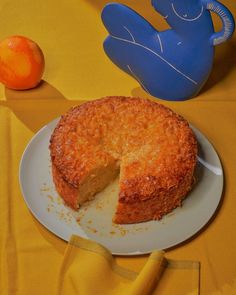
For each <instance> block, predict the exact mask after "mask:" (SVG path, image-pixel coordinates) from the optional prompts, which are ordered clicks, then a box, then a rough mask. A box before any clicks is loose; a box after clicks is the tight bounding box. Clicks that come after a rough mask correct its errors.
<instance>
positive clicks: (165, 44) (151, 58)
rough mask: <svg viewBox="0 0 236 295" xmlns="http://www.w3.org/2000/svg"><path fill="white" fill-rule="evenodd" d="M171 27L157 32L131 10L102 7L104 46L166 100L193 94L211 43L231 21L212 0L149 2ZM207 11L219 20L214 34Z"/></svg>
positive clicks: (206, 69)
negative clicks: (217, 16)
mask: <svg viewBox="0 0 236 295" xmlns="http://www.w3.org/2000/svg"><path fill="white" fill-rule="evenodd" d="M152 5H153V7H154V9H155V10H156V11H157V12H159V13H160V14H161V15H162V16H163V17H164V19H165V20H166V21H167V23H168V24H169V26H170V27H171V29H169V30H166V31H162V32H159V31H157V30H156V29H155V28H154V27H153V26H152V25H151V24H150V23H149V22H148V21H147V20H145V19H144V18H143V17H142V16H141V15H139V14H138V13H136V12H135V11H134V10H132V9H131V8H129V7H127V6H125V5H122V4H118V3H110V4H108V5H106V6H105V7H104V9H103V11H102V20H103V23H104V25H105V27H106V28H107V30H108V32H109V36H108V37H107V38H106V40H105V41H104V50H105V52H106V54H107V55H108V56H109V58H110V59H111V60H112V61H113V62H114V63H115V64H116V65H117V66H118V67H120V68H121V69H122V70H124V71H125V72H127V73H128V74H129V75H131V76H133V77H134V78H135V79H136V80H137V81H138V82H139V83H140V85H141V86H142V87H143V89H144V90H145V91H146V92H148V93H149V94H151V95H153V96H155V97H159V98H162V99H167V100H185V99H188V98H191V97H192V96H194V95H196V94H197V93H198V92H199V91H200V89H201V88H202V86H203V85H204V83H205V82H206V80H207V78H208V76H209V73H210V71H211V68H212V63H213V55H214V45H218V44H220V43H222V42H224V41H226V40H227V39H228V38H230V37H231V35H232V33H233V31H234V20H233V17H232V15H231V13H230V12H229V10H228V9H227V8H226V7H225V6H223V5H222V4H221V3H219V2H217V1H215V0H188V1H185V0H172V1H170V0H152ZM210 11H213V12H215V13H217V14H218V15H219V16H220V17H221V19H222V23H223V29H222V31H221V32H217V33H215V32H214V28H213V23H212V19H211V15H210Z"/></svg>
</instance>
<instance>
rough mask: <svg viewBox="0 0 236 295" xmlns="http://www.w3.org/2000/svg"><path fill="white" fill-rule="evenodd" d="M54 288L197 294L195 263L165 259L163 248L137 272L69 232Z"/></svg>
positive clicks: (86, 293)
mask: <svg viewBox="0 0 236 295" xmlns="http://www.w3.org/2000/svg"><path fill="white" fill-rule="evenodd" d="M163 277H164V280H163ZM159 284H160V287H159ZM57 290H58V292H57V295H67V294H68V295H73V294H79V295H90V294H91V295H92V294H96V295H100V294H101V295H102V294H103V295H106V294H107V295H108V294H111V295H116V294H117V295H118V294H119V295H149V294H165V295H172V294H182V295H184V294H192V295H197V294H198V293H199V263H198V262H192V261H172V260H167V259H166V258H165V252H164V251H153V252H152V253H151V254H150V256H149V257H148V258H147V260H146V263H145V264H144V266H143V268H142V269H141V271H140V272H139V273H137V272H134V271H131V270H129V269H126V268H124V267H122V266H120V265H118V264H117V263H116V259H115V258H114V257H113V256H112V255H111V253H110V252H109V251H108V250H107V249H106V248H105V247H103V246H101V245H100V244H98V243H96V242H93V241H90V240H87V239H83V238H81V237H79V236H75V235H73V236H72V237H71V239H70V241H69V243H68V246H67V249H66V252H65V255H64V259H63V263H62V265H61V270H60V275H59V278H58V289H57ZM176 290H178V293H176Z"/></svg>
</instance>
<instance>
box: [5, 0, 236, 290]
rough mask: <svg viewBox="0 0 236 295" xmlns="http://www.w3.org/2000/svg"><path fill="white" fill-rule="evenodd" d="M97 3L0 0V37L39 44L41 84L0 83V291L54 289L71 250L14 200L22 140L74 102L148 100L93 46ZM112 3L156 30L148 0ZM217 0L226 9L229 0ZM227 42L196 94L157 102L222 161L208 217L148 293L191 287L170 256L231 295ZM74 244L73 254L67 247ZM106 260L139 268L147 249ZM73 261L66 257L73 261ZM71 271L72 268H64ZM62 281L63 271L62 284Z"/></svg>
mask: <svg viewBox="0 0 236 295" xmlns="http://www.w3.org/2000/svg"><path fill="white" fill-rule="evenodd" d="M107 2H108V1H106V0H67V1H65V0H63V1H55V0H48V1H38V0H36V1H29V0H19V1H16V0H11V1H10V0H8V1H7V0H2V1H1V3H0V15H1V17H0V36H1V38H2V39H3V38H5V37H7V36H9V35H15V34H19V35H26V36H28V37H30V38H32V39H33V40H35V41H36V42H37V43H38V44H39V45H40V46H41V48H42V50H43V52H44V54H45V58H46V71H45V74H44V77H43V78H44V82H43V83H41V85H40V87H38V88H37V89H33V90H30V91H20V92H16V91H11V90H9V89H5V88H4V87H3V86H2V85H0V138H1V144H0V224H1V227H0V294H1V295H2V294H3V295H9V294H10V295H12V294H17V295H22V294H24V295H28V294H30V295H31V294H35V295H36V294H57V293H58V279H59V278H60V275H61V269H62V266H63V261H64V262H65V261H66V256H65V253H68V249H69V247H72V245H67V243H66V242H64V241H62V240H61V239H59V238H58V237H56V236H54V235H53V234H52V233H50V232H49V231H48V230H47V229H45V228H44V227H43V226H42V225H41V224H40V223H39V222H38V221H37V220H36V219H35V218H34V217H33V216H32V215H31V214H30V212H29V210H28V208H27V206H26V204H25V202H24V200H23V198H22V195H21V192H20V188H19V182H18V168H19V162H20V158H21V155H22V153H23V151H24V148H25V147H26V145H27V143H28V141H29V140H30V138H31V137H32V136H33V135H34V133H35V132H36V131H38V130H39V129H40V128H41V127H42V126H43V125H45V124H46V123H48V122H49V121H50V120H52V119H53V118H55V117H57V116H59V115H60V114H62V113H63V112H65V111H66V110H67V109H68V108H69V107H70V106H72V105H76V104H79V103H81V101H82V100H88V99H93V98H97V97H101V96H106V95H132V96H141V97H149V96H148V95H147V94H146V93H145V92H144V91H143V90H142V89H141V88H140V86H139V84H138V83H137V82H136V81H135V80H134V79H132V78H131V77H129V76H128V75H126V74H125V73H123V72H121V71H120V70H119V69H118V68H116V67H115V66H114V65H113V64H112V63H111V62H110V61H109V60H108V58H107V57H106V56H105V54H104V53H103V50H102V42H103V40H104V38H105V36H106V35H107V33H106V31H105V29H104V28H103V26H102V24H101V20H100V12H101V9H102V7H103V6H104V5H105V3H107ZM122 2H123V3H125V4H128V5H130V6H131V7H132V8H134V9H136V10H137V11H139V12H140V13H141V14H142V15H144V16H145V17H147V18H148V19H149V20H150V21H151V22H152V24H153V25H154V26H156V27H157V28H159V29H163V28H165V27H166V25H165V23H164V20H163V19H162V18H161V17H160V16H158V14H157V13H155V12H154V10H153V9H152V8H151V5H150V1H136V0H124V1H122ZM221 2H222V3H223V4H225V5H227V6H228V7H229V8H230V9H231V11H232V12H233V14H234V16H236V4H235V2H234V1H230V0H224V1H223V0H222V1H221ZM214 21H215V24H216V28H217V29H219V27H220V22H219V20H218V18H216V17H214ZM235 48H236V36H235V34H234V37H233V38H232V40H231V41H229V42H227V43H225V44H223V45H220V46H218V47H217V48H216V55H215V64H214V67H213V71H212V74H211V76H210V77H209V80H208V82H207V84H206V85H205V87H204V89H203V90H202V92H201V93H200V94H199V95H198V96H197V97H196V98H194V99H192V100H190V101H185V102H181V103H171V102H164V101H163V102H162V103H163V104H165V105H167V106H170V107H171V108H172V109H173V110H175V111H177V112H178V113H180V114H182V115H183V116H184V117H186V119H188V120H189V121H190V122H191V123H192V124H193V125H194V126H196V127H197V128H199V129H200V130H201V131H202V132H203V133H204V134H205V135H206V136H207V137H208V138H209V140H210V141H211V142H212V143H213V145H214V146H215V148H216V150H217V151H218V153H219V155H220V158H221V160H222V164H223V167H224V176H225V187H224V193H223V197H222V202H221V205H220V207H219V209H218V210H217V212H216V214H215V216H214V218H212V220H211V222H209V224H208V225H207V226H205V227H204V229H203V230H201V232H200V233H199V234H198V235H196V236H195V237H194V238H192V239H190V240H189V241H186V242H185V243H183V244H182V245H179V246H177V247H174V248H172V249H169V250H168V251H167V253H166V257H167V259H168V261H170V264H169V265H170V266H171V265H172V267H167V268H166V269H165V271H164V273H163V275H162V276H161V280H160V281H159V283H158V289H157V290H156V292H157V294H159V293H160V294H165V295H166V294H168V293H166V292H169V294H175V295H179V294H180V295H185V294H186V295H187V294H188V295H190V294H194V293H192V292H195V290H194V287H193V285H195V283H196V282H197V272H196V268H195V270H192V269H190V270H189V269H187V270H186V272H187V273H186V274H185V270H184V267H183V265H182V266H178V267H179V268H180V271H179V274H178V275H176V272H177V271H178V270H179V268H176V264H175V263H174V262H173V264H171V261H172V260H177V261H179V260H181V261H183V260H188V261H199V262H200V263H201V275H200V293H201V294H203V295H219V294H223V295H233V294H236V267H235V264H234V261H235V259H236V236H235V228H236V218H235V208H236V189H235V179H236V168H235V167H236V166H235V163H236V154H235V143H236V133H235V127H236V102H235V100H236V83H235V81H236V67H235V62H236V50H235ZM157 101H159V100H157ZM186 222H187V221H186ZM73 247H74V246H73ZM73 249H74V248H73ZM74 250H75V253H74V255H75V256H76V252H77V251H76V250H77V248H76V249H74ZM65 251H67V252H65ZM72 252H73V251H72ZM115 260H116V262H117V263H118V264H119V265H120V266H121V267H123V268H125V269H130V271H131V272H132V271H133V272H136V273H139V272H140V271H141V270H142V269H143V267H144V265H145V263H146V262H147V260H148V256H147V255H143V256H139V257H116V258H115ZM76 261H77V260H73V262H74V263H75V264H76ZM193 269H194V267H193ZM75 270H76V267H75V269H72V270H71V268H70V271H75ZM189 275H190V279H189V280H186V284H189V285H188V288H189V289H188V291H186V292H182V289H181V288H182V287H186V286H183V282H184V278H185V276H189ZM191 276H192V278H191ZM69 280H70V276H69V277H68V280H66V281H65V282H64V283H66V284H67V282H68V281H69ZM170 282H171V283H170ZM172 283H173V284H172ZM192 283H193V285H191V284H192ZM176 284H177V285H178V287H175V286H176ZM171 292H172V293H171Z"/></svg>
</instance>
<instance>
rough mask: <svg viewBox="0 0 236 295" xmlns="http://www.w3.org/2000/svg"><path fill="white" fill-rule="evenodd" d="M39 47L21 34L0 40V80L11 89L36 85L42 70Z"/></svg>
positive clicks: (42, 59)
mask: <svg viewBox="0 0 236 295" xmlns="http://www.w3.org/2000/svg"><path fill="white" fill-rule="evenodd" d="M44 64H45V62H44V56H43V52H42V50H41V49H40V47H39V46H38V45H37V44H36V43H35V42H34V41H32V40H30V39H28V38H26V37H23V36H11V37H8V38H6V39H4V40H2V41H1V42H0V82H2V83H3V84H4V85H5V86H6V87H8V88H11V89H19V90H23V89H30V88H33V87H35V86H37V85H38V83H39V82H40V81H41V78H42V75H43V71H44Z"/></svg>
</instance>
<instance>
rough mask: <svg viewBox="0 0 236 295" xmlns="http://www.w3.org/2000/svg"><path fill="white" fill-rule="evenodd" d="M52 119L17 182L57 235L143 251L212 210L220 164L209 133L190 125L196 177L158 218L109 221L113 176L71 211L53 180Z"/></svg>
mask: <svg viewBox="0 0 236 295" xmlns="http://www.w3.org/2000/svg"><path fill="white" fill-rule="evenodd" d="M56 123H57V120H54V121H52V122H51V123H49V124H48V125H46V126H45V127H43V128H42V129H41V130H40V131H39V132H38V133H37V134H36V135H35V136H34V137H33V138H32V140H31V141H30V143H29V144H28V146H27V148H26V149H25V151H24V154H23V156H22V159H21V164H20V185H21V190H22V193H23V196H24V199H25V202H26V204H27V206H28V208H29V209H30V210H31V212H32V213H33V215H34V216H35V217H36V218H37V219H38V220H39V222H40V223H41V224H43V225H44V226H45V227H46V228H47V229H48V230H50V231H51V232H53V233H54V234H55V235H57V236H58V237H60V238H62V239H64V240H66V241H68V240H69V238H70V236H71V235H72V234H77V235H80V236H82V237H84V238H88V239H92V240H95V241H97V242H99V243H100V244H102V245H104V246H105V247H107V248H108V249H109V250H110V251H111V252H112V253H113V254H118V255H138V254H145V253H149V252H151V251H152V250H154V249H167V248H169V247H172V246H175V245H177V244H179V243H181V242H183V241H185V240H187V239H189V238H190V237H192V236H193V235H194V234H196V233H197V232H198V231H199V230H200V229H201V228H202V227H203V226H204V225H206V224H207V222H208V221H209V220H210V218H211V217H212V215H213V214H214V212H215V211H216V209H217V207H218V205H219V203H220V199H221V194H222V189H223V171H222V166H221V163H220V160H219V158H218V156H217V153H216V152H215V150H214V148H213V147H212V145H211V144H210V142H209V141H208V140H207V138H206V137H205V136H204V135H203V134H202V133H201V132H200V131H199V130H197V129H196V128H194V127H192V128H193V130H194V132H195V134H196V136H197V139H198V142H199V145H200V152H199V157H198V166H197V171H196V177H197V179H198V180H197V184H196V185H195V187H194V189H193V190H192V192H191V193H190V194H189V196H188V197H187V198H186V199H185V201H184V202H183V206H182V207H180V208H177V209H175V210H174V211H173V212H172V213H170V214H168V215H166V216H165V217H164V218H163V219H162V220H161V221H150V222H144V223H139V224H132V225H116V224H113V223H112V216H113V213H114V210H115V204H116V200H117V196H118V180H116V181H114V182H113V183H112V184H111V185H109V186H108V187H107V188H106V189H105V190H104V191H103V192H101V193H99V194H98V195H97V196H96V198H95V200H94V201H91V202H90V203H88V204H86V205H85V206H84V207H82V208H81V209H80V210H79V212H74V211H73V210H71V209H69V208H68V207H66V206H65V205H64V204H63V202H62V200H61V198H60V197H59V196H58V194H57V193H56V191H55V189H54V184H53V181H52V176H51V163H50V155H49V149H48V146H49V139H50V136H51V134H52V132H53V130H54V128H55V125H56Z"/></svg>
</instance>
